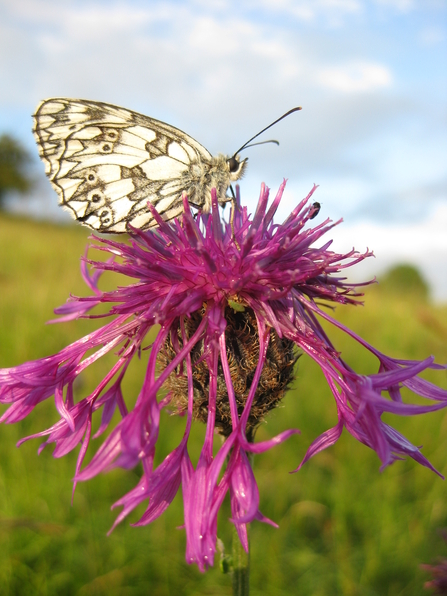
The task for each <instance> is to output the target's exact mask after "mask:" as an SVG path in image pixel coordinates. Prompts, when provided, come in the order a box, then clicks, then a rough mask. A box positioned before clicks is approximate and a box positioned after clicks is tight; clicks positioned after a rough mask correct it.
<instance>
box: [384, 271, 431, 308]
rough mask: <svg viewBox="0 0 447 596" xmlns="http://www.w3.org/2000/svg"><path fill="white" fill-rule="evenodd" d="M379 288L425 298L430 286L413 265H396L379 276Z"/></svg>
mask: <svg viewBox="0 0 447 596" xmlns="http://www.w3.org/2000/svg"><path fill="white" fill-rule="evenodd" d="M379 282H380V288H382V289H383V290H386V291H388V292H390V293H392V294H398V295H400V296H407V297H414V298H418V299H422V300H427V299H428V297H429V294H430V288H429V285H428V284H427V282H426V281H425V279H424V278H423V276H422V275H421V273H420V272H419V270H418V269H417V268H416V267H414V265H407V264H405V265H404V264H402V265H396V266H395V267H393V268H392V269H389V270H388V271H387V272H386V273H385V274H384V275H383V276H382V277H380V278H379Z"/></svg>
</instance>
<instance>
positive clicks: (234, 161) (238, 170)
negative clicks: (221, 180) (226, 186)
mask: <svg viewBox="0 0 447 596" xmlns="http://www.w3.org/2000/svg"><path fill="white" fill-rule="evenodd" d="M247 161H248V157H246V158H245V159H243V160H241V159H240V157H239V155H233V156H232V157H229V158H228V159H227V165H228V170H229V172H230V180H231V181H232V182H234V181H235V180H239V178H242V176H243V175H244V172H245V168H246V167H247Z"/></svg>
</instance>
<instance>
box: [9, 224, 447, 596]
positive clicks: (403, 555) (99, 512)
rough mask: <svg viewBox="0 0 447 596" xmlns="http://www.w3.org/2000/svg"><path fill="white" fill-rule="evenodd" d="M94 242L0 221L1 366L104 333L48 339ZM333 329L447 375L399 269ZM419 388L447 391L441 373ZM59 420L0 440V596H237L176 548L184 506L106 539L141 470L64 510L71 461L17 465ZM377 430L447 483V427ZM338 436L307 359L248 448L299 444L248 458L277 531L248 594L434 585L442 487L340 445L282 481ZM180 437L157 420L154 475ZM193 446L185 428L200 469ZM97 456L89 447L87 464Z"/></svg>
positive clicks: (361, 361)
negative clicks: (330, 436)
mask: <svg viewBox="0 0 447 596" xmlns="http://www.w3.org/2000/svg"><path fill="white" fill-rule="evenodd" d="M88 235H89V232H88V231H87V230H86V229H85V228H81V227H76V226H73V227H57V226H55V225H52V224H47V223H37V222H32V221H27V220H23V219H19V218H14V217H12V216H8V215H5V214H1V215H0V288H1V291H0V366H2V367H8V366H14V365H16V364H20V363H22V362H24V361H26V360H30V359H35V358H39V357H42V356H46V355H49V354H52V353H54V352H56V351H58V350H60V349H61V348H63V347H64V346H65V345H67V344H68V343H69V342H71V341H74V340H75V339H77V338H79V337H81V336H82V335H84V334H86V333H87V332H89V331H91V330H92V329H93V328H95V327H96V326H99V325H100V324H101V322H98V321H76V322H71V323H67V324H61V325H53V326H45V325H44V323H45V321H47V320H48V319H51V318H52V316H53V313H52V311H53V308H54V307H56V306H59V305H60V304H63V303H64V302H65V300H66V298H67V296H68V294H69V293H70V292H71V293H73V294H77V295H86V294H87V292H88V291H87V289H86V288H85V286H84V284H83V282H82V279H81V275H80V273H79V257H80V256H81V255H82V254H83V253H84V251H85V246H86V243H87V237H88ZM95 257H96V255H95ZM397 281H398V283H396V282H397ZM108 283H113V280H109V282H108ZM335 316H336V317H337V318H339V320H341V321H343V323H345V324H347V325H348V326H349V327H350V328H351V329H353V330H355V331H356V332H357V333H359V334H360V335H362V336H363V337H364V338H365V339H366V340H368V341H369V342H371V343H372V344H373V345H374V346H375V347H377V348H379V349H380V350H382V351H384V352H386V353H387V354H389V355H391V356H394V357H403V358H424V357H426V356H427V355H429V354H434V355H435V356H436V358H437V360H438V361H439V362H446V361H447V341H446V339H447V306H440V305H433V304H431V303H430V301H429V298H428V296H427V289H426V287H425V286H424V283H423V281H422V280H421V279H420V278H419V277H418V275H417V273H416V272H415V271H414V270H413V269H411V268H405V267H402V268H400V269H399V270H398V271H395V272H394V273H393V274H392V275H389V276H388V277H387V278H385V279H384V280H383V284H381V286H380V287H378V286H374V287H372V288H371V289H369V290H368V291H367V294H366V305H365V306H364V307H362V306H359V307H338V308H337V309H336V311H335ZM334 331H335V332H334ZM330 337H331V338H332V340H333V341H334V343H335V345H336V346H337V347H338V348H339V349H340V350H342V352H343V356H344V358H345V359H346V360H347V361H348V363H349V364H350V365H351V366H353V367H354V368H355V369H356V370H357V371H359V372H375V369H373V368H372V367H373V366H375V364H374V362H373V361H372V360H371V358H370V357H369V356H368V354H365V353H363V352H362V351H360V350H359V348H358V346H357V345H355V344H354V343H353V342H351V341H349V340H348V339H347V338H345V337H343V335H342V334H341V333H339V332H337V330H330ZM109 365H110V360H107V359H104V361H103V362H101V363H98V364H97V365H96V368H95V369H94V370H92V371H88V372H87V374H86V375H85V378H84V380H83V382H82V385H78V387H77V390H78V395H79V396H81V395H85V394H86V392H87V391H88V390H89V388H90V389H91V388H92V386H93V383H94V382H95V379H96V381H97V380H98V379H99V378H100V376H101V375H103V374H104V371H105V370H107V368H108V366H109ZM144 368H145V361H144V359H143V361H140V362H138V361H136V362H134V363H133V366H132V369H131V371H129V373H130V374H129V373H128V374H127V376H126V385H125V392H126V393H125V397H126V398H127V399H128V401H129V403H131V402H132V400H133V399H135V396H136V394H137V393H138V390H139V387H140V385H141V380H142V375H143V372H144ZM428 378H431V379H432V380H434V381H435V382H436V383H438V384H440V385H442V386H443V387H447V375H446V373H445V372H438V373H436V374H435V373H433V374H431V375H430V376H429V377H428ZM57 418H58V416H57V413H56V410H55V407H54V405H53V403H51V400H48V403H45V404H42V405H41V406H40V407H38V408H37V409H36V410H35V411H34V413H33V414H32V415H31V416H29V418H28V419H26V420H24V421H23V422H22V423H20V424H16V425H12V426H9V425H2V426H1V427H0V458H1V459H0V462H1V463H0V552H1V556H0V594H2V595H4V596H6V595H7V596H19V595H20V596H21V595H23V594H27V595H34V594H39V595H52V596H53V595H59V594H64V595H67V596H70V595H78V596H85V595H98V596H99V595H107V596H115V595H120V596H121V595H123V596H124V595H125V596H131V595H132V596H134V595H135V596H137V595H140V594H141V595H146V594H157V595H174V594H175V595H183V594H185V595H186V594H188V595H193V594H231V578H230V577H229V576H228V575H223V574H222V573H221V571H220V569H219V564H218V561H216V565H215V567H214V568H212V569H210V570H209V571H208V572H207V573H205V574H201V573H200V572H199V571H198V570H197V568H196V567H194V566H188V565H187V564H186V563H185V534H184V531H183V530H179V529H177V527H178V526H180V525H181V524H182V522H183V513H182V500H181V498H180V497H179V496H178V497H177V498H176V499H175V501H174V503H173V504H172V506H171V507H170V508H169V509H168V510H167V512H166V513H165V514H164V515H163V516H162V517H161V518H160V519H159V520H157V521H156V522H155V523H154V524H152V525H151V526H146V527H142V528H132V527H130V526H129V521H131V522H132V521H136V520H137V519H138V517H139V516H140V515H141V513H142V511H143V510H144V508H141V507H140V509H139V510H137V511H136V512H134V514H133V515H132V516H130V518H129V521H125V522H123V523H122V524H121V525H120V526H118V527H117V528H116V529H115V531H114V532H113V533H112V534H111V535H110V536H109V537H107V536H106V533H107V531H108V530H109V529H110V527H111V525H112V523H113V520H114V519H115V516H116V513H117V512H116V511H115V512H111V511H110V506H111V504H112V503H113V502H115V501H116V500H117V499H118V498H120V497H121V496H122V495H123V494H124V493H125V492H127V491H128V490H130V489H131V488H133V487H134V485H135V484H136V482H137V481H138V477H139V470H138V469H137V470H135V471H131V472H128V471H124V470H115V471H113V472H111V473H109V474H106V475H102V476H100V477H98V478H95V479H93V480H91V481H89V482H87V483H81V484H80V485H78V488H77V490H76V493H75V497H74V501H73V505H71V504H70V500H71V489H72V487H71V478H72V477H73V474H74V469H75V460H76V455H77V450H76V452H75V453H71V454H69V455H68V456H66V457H64V458H62V459H60V460H56V459H54V458H53V457H52V454H51V450H52V447H50V448H48V449H47V450H45V451H44V452H43V453H42V454H41V455H40V456H37V453H36V452H37V447H38V445H39V441H36V440H33V441H30V442H27V443H25V444H24V445H23V446H22V447H20V448H19V449H16V447H15V443H16V442H17V441H18V440H19V439H20V438H21V437H23V436H25V435H28V434H30V433H33V432H38V431H40V430H42V429H44V428H47V427H48V426H50V425H51V424H52V423H54V422H55V421H56V420H57ZM387 420H388V421H390V422H391V424H393V425H394V426H396V427H397V428H398V430H399V431H401V432H403V433H404V434H405V435H406V436H407V437H408V438H409V439H410V440H411V441H412V442H413V443H415V444H416V445H423V453H424V455H425V456H427V457H428V458H429V459H430V461H431V462H432V463H433V464H434V465H435V467H437V469H438V470H440V472H441V473H443V474H444V475H447V412H444V411H440V412H437V413H435V414H430V415H426V416H425V417H416V418H407V419H397V418H396V417H395V416H389V417H388V418H387ZM335 421H336V413H335V406H334V402H333V399H332V397H331V395H330V392H329V390H328V388H327V386H326V384H325V381H324V378H323V375H322V374H321V372H320V370H319V369H318V367H317V366H315V365H314V363H313V362H312V361H311V360H309V359H308V358H307V357H302V358H301V359H300V361H299V369H298V374H297V379H296V381H295V383H294V386H293V388H292V390H291V391H290V392H289V394H288V395H287V397H286V399H285V400H284V403H283V406H282V407H280V408H278V409H277V410H276V411H274V412H272V413H271V415H270V416H269V418H268V420H267V421H266V423H265V424H264V425H263V426H262V427H261V429H260V430H259V431H258V434H257V440H262V439H266V438H268V437H272V436H273V435H275V434H277V433H278V432H281V431H282V430H284V429H286V428H289V427H291V426H294V427H298V428H300V429H301V433H302V434H301V435H300V436H296V437H293V438H291V439H289V441H288V442H286V443H285V444H283V445H281V446H279V447H277V448H275V449H273V450H271V451H270V452H268V453H265V454H263V455H260V456H257V457H256V458H255V462H254V468H255V474H256V478H257V481H258V484H259V489H260V495H261V510H262V512H263V513H264V514H265V515H266V516H268V517H270V518H271V519H273V520H274V521H276V522H277V523H278V524H279V529H274V528H272V527H270V526H267V525H263V524H260V523H254V524H252V531H251V557H252V559H251V561H252V564H251V565H252V566H251V594H253V595H261V594H269V595H274V596H286V595H288V594H299V595H300V596H327V595H338V594H340V595H343V596H345V595H346V596H360V595H361V596H387V595H389V596H391V595H393V596H397V595H399V596H410V595H411V596H416V595H417V596H419V595H421V594H424V593H427V594H428V593H429V592H425V590H424V588H423V584H424V582H425V581H427V580H428V579H429V577H428V575H427V573H426V572H425V571H424V570H422V569H421V568H420V564H421V563H429V562H432V561H434V560H436V558H437V557H438V556H447V545H446V544H445V543H444V540H443V538H442V536H441V534H440V530H441V529H442V528H443V527H444V526H447V501H446V495H447V485H446V483H445V482H444V481H442V480H441V479H440V478H439V477H438V476H436V475H435V474H433V473H432V472H430V471H429V470H428V469H426V468H423V467H421V466H418V465H417V464H416V463H414V462H413V461H412V460H409V461H403V462H397V463H395V464H394V465H393V466H391V467H389V468H387V469H386V470H385V471H384V472H383V473H380V472H379V466H380V462H379V460H378V458H377V456H376V455H375V454H374V453H373V452H371V451H370V450H369V449H367V448H366V447H364V446H363V445H360V444H358V443H357V442H356V441H355V440H354V439H353V438H352V437H350V436H349V435H348V434H347V433H344V434H343V436H342V438H341V439H340V441H339V442H338V443H337V444H336V445H335V446H334V447H332V448H331V449H328V450H326V451H324V452H323V453H321V454H319V455H317V456H316V457H314V458H313V459H312V460H311V461H310V462H309V463H307V464H306V465H305V466H304V468H303V469H302V470H301V471H300V472H299V473H297V474H289V472H290V471H291V470H293V469H294V468H295V467H296V466H297V465H298V463H299V462H300V461H301V458H302V457H303V455H304V453H305V451H306V448H307V447H308V445H309V444H310V443H311V441H312V440H313V439H314V438H315V437H316V436H317V435H318V434H319V433H320V432H322V431H323V430H325V429H327V428H328V427H330V426H333V425H334V423H335ZM183 428H184V421H182V420H180V419H176V418H170V417H169V416H168V415H167V414H164V415H163V418H162V423H161V436H160V441H159V451H158V461H161V459H162V458H163V457H164V456H165V455H166V454H167V453H168V452H169V451H170V450H172V449H173V448H174V447H175V446H176V445H177V444H178V442H179V441H180V439H181V435H182V431H183ZM203 431H204V429H203V428H201V427H200V426H196V427H195V428H194V432H193V439H192V442H191V454H192V457H193V458H195V459H194V461H195V460H196V458H197V455H198V453H199V449H200V445H201V443H202V441H203ZM101 441H102V439H99V440H97V441H92V446H93V447H94V449H95V450H96V448H97V447H98V445H99V444H100V442H101ZM90 455H91V452H90ZM229 515H230V512H229V505H228V502H225V505H224V507H223V509H222V512H221V515H220V520H219V530H218V535H219V537H220V538H221V539H222V540H223V542H224V544H225V547H226V549H227V550H228V551H229V550H231V535H232V532H231V528H232V527H231V524H230V522H229V521H228V517H229Z"/></svg>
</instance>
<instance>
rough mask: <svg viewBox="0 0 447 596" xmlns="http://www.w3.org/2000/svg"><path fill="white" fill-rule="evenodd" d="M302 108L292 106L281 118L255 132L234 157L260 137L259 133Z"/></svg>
mask: <svg viewBox="0 0 447 596" xmlns="http://www.w3.org/2000/svg"><path fill="white" fill-rule="evenodd" d="M301 109H302V108H301V107H299V108H292V109H291V110H289V111H288V112H286V113H285V114H283V115H282V116H281V117H280V118H278V119H277V120H275V121H274V122H272V123H271V124H269V125H268V126H266V127H265V128H263V129H262V130H261V131H260V132H258V133H257V134H255V136H254V137H251V139H248V141H247V142H246V143H244V144H243V145H242V147H241V148H240V149H238V150H237V151H236V153H235V154H234V155H233V157H236V155H237V154H238V153H240V152H241V151H242V150H243V149H246V148H247V146H248V145H249V144H250V143H251V142H252V141H253V140H254V139H256V138H257V137H259V135H262V133H263V132H265V131H266V130H268V129H269V128H271V127H272V126H274V125H275V124H277V123H278V122H280V121H281V120H282V119H283V118H285V117H286V116H289V115H290V114H293V112H298V110H301ZM273 142H274V141H273Z"/></svg>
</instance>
